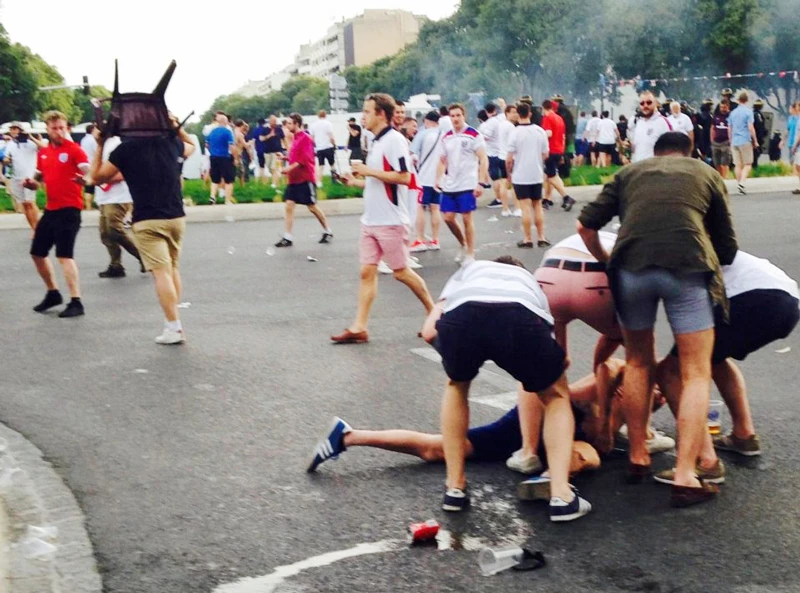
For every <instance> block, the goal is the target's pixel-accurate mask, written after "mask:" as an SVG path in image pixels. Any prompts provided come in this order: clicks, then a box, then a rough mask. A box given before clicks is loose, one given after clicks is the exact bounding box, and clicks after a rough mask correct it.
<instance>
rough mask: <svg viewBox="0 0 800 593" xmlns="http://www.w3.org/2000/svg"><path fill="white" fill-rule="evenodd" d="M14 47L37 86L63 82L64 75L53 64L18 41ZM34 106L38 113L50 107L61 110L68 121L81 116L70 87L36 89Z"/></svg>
mask: <svg viewBox="0 0 800 593" xmlns="http://www.w3.org/2000/svg"><path fill="white" fill-rule="evenodd" d="M14 48H15V49H16V50H17V52H19V54H20V56H22V59H23V61H24V63H25V66H26V67H27V68H28V70H29V71H30V72H31V73H32V74H33V76H34V79H35V80H36V83H37V85H38V86H39V87H43V86H50V85H58V84H64V77H63V76H61V74H60V73H59V71H58V70H57V69H56V68H55V67H54V66H51V65H50V64H48V63H47V62H45V61H44V59H42V57H41V56H40V55H39V54H35V53H33V52H32V51H31V50H30V49H28V48H27V47H25V46H24V45H20V44H19V43H17V44H15V45H14ZM34 108H35V111H36V113H37V114H39V115H41V114H42V113H44V112H45V111H49V110H51V109H55V110H58V111H61V112H62V113H63V114H64V115H66V116H67V119H68V120H69V121H75V120H77V119H80V116H81V111H80V109H79V108H78V107H77V106H76V105H75V103H74V100H73V94H72V90H71V89H58V90H54V91H38V92H37V93H36V100H35V102H34Z"/></svg>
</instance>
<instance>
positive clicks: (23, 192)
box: [8, 179, 36, 204]
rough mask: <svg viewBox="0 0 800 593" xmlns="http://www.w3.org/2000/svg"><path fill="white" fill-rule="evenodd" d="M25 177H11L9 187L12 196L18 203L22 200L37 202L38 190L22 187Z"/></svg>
mask: <svg viewBox="0 0 800 593" xmlns="http://www.w3.org/2000/svg"><path fill="white" fill-rule="evenodd" d="M23 181H25V180H24V179H11V180H10V181H9V183H8V189H9V191H10V192H11V197H12V198H14V201H16V202H18V203H20V204H21V203H22V202H35V201H36V190H34V189H28V188H25V187H22V182H23Z"/></svg>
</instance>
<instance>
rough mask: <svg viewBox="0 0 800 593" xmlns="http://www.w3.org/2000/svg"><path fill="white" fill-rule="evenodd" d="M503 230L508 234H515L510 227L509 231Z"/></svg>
mask: <svg viewBox="0 0 800 593" xmlns="http://www.w3.org/2000/svg"><path fill="white" fill-rule="evenodd" d="M503 232H504V233H505V234H506V235H513V234H514V231H513V230H511V229H509V230H507V231H503Z"/></svg>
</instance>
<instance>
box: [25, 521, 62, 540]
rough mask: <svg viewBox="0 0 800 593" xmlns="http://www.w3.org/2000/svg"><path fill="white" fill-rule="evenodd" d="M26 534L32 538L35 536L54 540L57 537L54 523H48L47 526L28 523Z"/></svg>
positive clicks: (56, 528)
mask: <svg viewBox="0 0 800 593" xmlns="http://www.w3.org/2000/svg"><path fill="white" fill-rule="evenodd" d="M26 536H27V537H29V538H32V539H33V538H35V539H40V540H43V541H51V542H54V541H56V540H57V539H58V527H56V526H54V525H49V526H47V527H38V526H36V525H28V531H27V532H26Z"/></svg>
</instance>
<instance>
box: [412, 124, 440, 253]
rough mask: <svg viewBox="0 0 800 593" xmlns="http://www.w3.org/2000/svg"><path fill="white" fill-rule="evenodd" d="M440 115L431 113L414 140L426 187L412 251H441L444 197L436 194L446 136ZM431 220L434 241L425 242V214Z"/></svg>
mask: <svg viewBox="0 0 800 593" xmlns="http://www.w3.org/2000/svg"><path fill="white" fill-rule="evenodd" d="M439 119H440V118H439V114H438V113H437V112H436V111H431V112H430V113H428V114H427V115H426V116H425V119H424V120H423V122H422V125H423V126H424V129H423V130H422V131H421V132H420V133H419V134H417V135H416V136H415V137H414V141H413V142H412V143H411V152H412V153H413V154H414V155H415V156H416V158H417V170H418V172H419V173H418V175H417V177H418V180H419V184H420V185H421V186H422V198H421V202H420V204H419V205H418V206H417V211H416V231H417V237H416V239H415V241H414V243H412V244H411V248H410V251H411V252H412V253H418V252H421V251H428V250H430V251H439V249H440V247H439V227H440V226H441V214H440V212H439V207H440V204H441V199H442V195H441V194H440V193H439V192H438V191H437V190H436V188H435V185H436V169H437V167H438V165H439V161H440V159H441V151H442V136H443V135H444V133H443V132H442V130H441V129H440V128H439ZM426 210H428V211H429V212H430V216H431V239H430V241H428V240H426V238H425V211H426Z"/></svg>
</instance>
